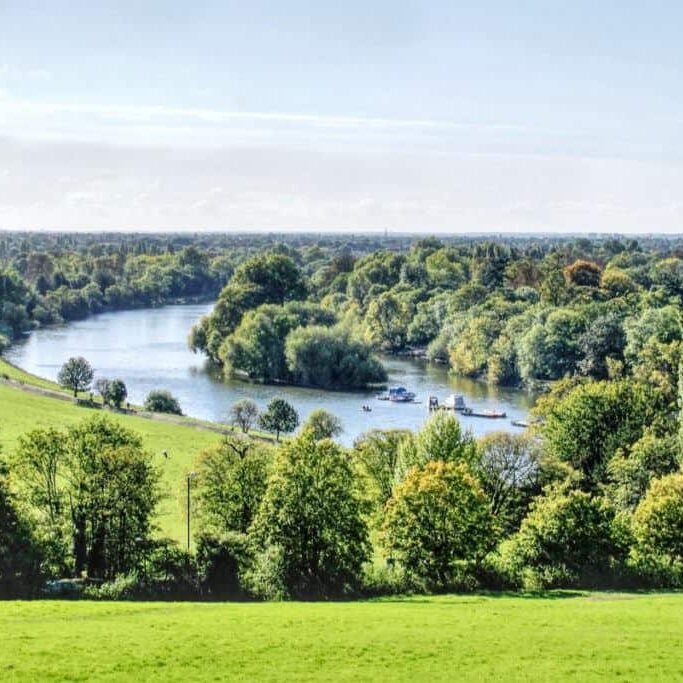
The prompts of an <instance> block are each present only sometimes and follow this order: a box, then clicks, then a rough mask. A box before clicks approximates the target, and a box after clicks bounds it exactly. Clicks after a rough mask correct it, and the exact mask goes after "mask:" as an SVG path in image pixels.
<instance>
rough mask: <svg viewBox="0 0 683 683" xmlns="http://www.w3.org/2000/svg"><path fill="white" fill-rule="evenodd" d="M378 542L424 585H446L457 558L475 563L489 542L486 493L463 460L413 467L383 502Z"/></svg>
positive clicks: (492, 528)
mask: <svg viewBox="0 0 683 683" xmlns="http://www.w3.org/2000/svg"><path fill="white" fill-rule="evenodd" d="M382 531H383V542H384V545H385V547H386V548H387V550H388V551H389V552H390V553H391V554H392V556H393V557H395V558H396V559H398V560H399V561H400V562H401V564H402V565H403V566H404V567H405V568H406V570H407V571H408V572H410V573H411V574H412V575H414V576H416V577H418V578H419V579H421V580H423V581H425V582H426V583H427V585H428V586H429V587H430V588H447V587H449V586H450V585H451V584H452V582H453V579H454V577H455V576H456V575H457V570H458V565H459V563H463V562H464V563H467V562H476V561H478V560H481V559H482V558H483V556H484V555H485V554H486V553H487V552H488V551H489V550H491V548H492V547H493V545H494V544H495V536H496V530H495V524H494V521H493V517H492V515H491V512H490V509H489V503H488V500H487V499H486V495H485V494H484V492H483V491H482V490H481V488H480V486H479V484H478V483H477V481H476V479H475V478H474V477H473V476H472V475H471V474H470V472H469V469H468V467H467V465H465V464H463V463H460V464H456V463H452V462H451V463H445V462H438V461H437V462H428V463H427V464H426V465H425V466H424V467H423V468H414V469H412V470H411V471H410V472H409V473H408V474H407V476H406V478H405V480H404V481H403V483H402V484H399V485H398V486H397V487H396V488H395V489H394V492H393V494H392V496H391V498H390V499H389V501H388V502H387V505H386V513H385V519H384V524H383V527H382Z"/></svg>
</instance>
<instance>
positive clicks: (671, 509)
mask: <svg viewBox="0 0 683 683" xmlns="http://www.w3.org/2000/svg"><path fill="white" fill-rule="evenodd" d="M633 529H634V532H635V536H636V539H637V541H638V543H639V545H640V546H641V548H642V549H643V550H644V551H645V552H646V553H652V554H653V555H656V556H663V557H666V558H668V559H669V560H671V561H679V562H681V561H683V473H680V472H678V473H676V474H669V475H667V476H666V477H662V478H661V479H655V480H654V481H653V482H652V484H651V486H650V488H649V490H648V492H647V494H646V495H645V498H644V499H643V500H642V501H641V503H640V504H639V505H638V507H637V508H636V511H635V514H634V516H633Z"/></svg>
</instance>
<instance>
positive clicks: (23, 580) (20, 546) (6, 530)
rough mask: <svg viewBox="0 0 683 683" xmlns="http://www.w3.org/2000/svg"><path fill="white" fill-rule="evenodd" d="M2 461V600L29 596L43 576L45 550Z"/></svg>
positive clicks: (0, 472) (0, 505)
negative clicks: (12, 489)
mask: <svg viewBox="0 0 683 683" xmlns="http://www.w3.org/2000/svg"><path fill="white" fill-rule="evenodd" d="M8 479H9V478H8V472H7V468H6V467H5V465H4V464H3V463H2V462H0V599H2V600H6V599H8V598H30V597H33V596H34V595H36V593H37V591H38V589H39V587H40V584H41V583H42V579H43V572H42V562H43V549H42V548H41V546H40V543H39V542H38V540H37V538H36V535H35V533H34V530H33V528H32V527H31V524H30V522H29V520H27V519H26V518H25V516H24V515H23V514H22V513H21V511H20V510H19V507H18V505H17V499H16V496H14V495H12V493H11V492H10V487H9V480H8Z"/></svg>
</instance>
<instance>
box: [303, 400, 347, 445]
mask: <svg viewBox="0 0 683 683" xmlns="http://www.w3.org/2000/svg"><path fill="white" fill-rule="evenodd" d="M303 428H304V429H305V430H307V431H309V432H310V433H311V434H312V436H313V438H314V439H315V440H316V441H320V440H321V439H333V438H334V437H335V436H339V435H340V434H341V433H342V432H343V431H344V429H343V428H342V422H341V420H340V419H339V418H338V417H337V416H336V415H333V414H332V413H330V412H328V411H327V410H324V409H323V408H318V409H317V410H314V411H313V412H312V413H311V414H310V415H309V416H308V419H307V420H306V423H305V424H304V427H303Z"/></svg>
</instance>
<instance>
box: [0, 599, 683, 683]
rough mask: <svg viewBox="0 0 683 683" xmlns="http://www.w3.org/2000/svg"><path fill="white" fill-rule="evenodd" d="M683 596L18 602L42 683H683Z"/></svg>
mask: <svg viewBox="0 0 683 683" xmlns="http://www.w3.org/2000/svg"><path fill="white" fill-rule="evenodd" d="M681 614H683V595H674V594H660V595H618V594H600V593H595V594H584V595H581V596H578V597H577V596H576V595H571V594H566V593H565V594H563V593H557V594H551V596H549V597H529V596H527V597H524V596H517V597H511V596H501V597H483V596H466V597H463V596H442V597H434V598H419V599H418V598H415V599H411V598H408V599H405V600H403V599H395V600H382V601H370V602H356V603H309V604H306V603H264V604H230V603H227V604H225V603H224V604H220V603H214V604H191V603H185V604H183V603H175V604H174V603H167V604H165V603H86V602H75V603H69V602H33V603H17V602H15V603H5V604H4V605H3V606H2V610H1V611H0V638H1V639H2V643H3V647H2V648H0V676H2V679H3V680H5V681H29V680H70V681H76V680H145V681H156V680H158V681H191V680H236V679H240V680H259V681H267V680H271V681H282V680H297V681H298V680H335V681H356V680H392V681H395V680H405V681H409V680H429V681H439V680H444V681H445V680H463V679H464V680H505V681H509V680H552V681H557V680H564V679H574V680H581V681H587V680H598V679H604V678H616V677H620V678H622V679H624V680H662V681H663V680H675V679H680V678H681V677H683V648H682V647H681V646H682V645H683V619H681Z"/></svg>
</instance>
